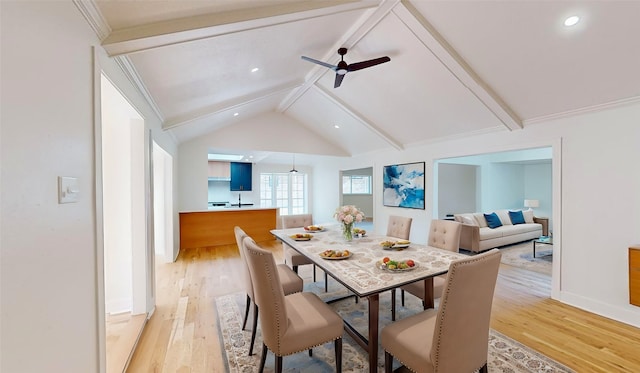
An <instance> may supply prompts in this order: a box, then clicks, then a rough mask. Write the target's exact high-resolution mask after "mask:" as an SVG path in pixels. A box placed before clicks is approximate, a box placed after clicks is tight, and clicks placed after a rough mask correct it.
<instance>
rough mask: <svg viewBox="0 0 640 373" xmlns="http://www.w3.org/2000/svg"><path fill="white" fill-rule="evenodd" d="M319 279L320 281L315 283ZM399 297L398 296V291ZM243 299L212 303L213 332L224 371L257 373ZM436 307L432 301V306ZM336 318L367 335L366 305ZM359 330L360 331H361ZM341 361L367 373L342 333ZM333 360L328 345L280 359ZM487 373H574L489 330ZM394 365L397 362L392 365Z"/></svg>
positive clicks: (305, 365) (401, 313)
mask: <svg viewBox="0 0 640 373" xmlns="http://www.w3.org/2000/svg"><path fill="white" fill-rule="evenodd" d="M319 280H320V278H319ZM305 290H309V291H314V292H315V291H319V292H318V293H317V294H318V295H319V296H321V297H322V298H326V297H329V298H333V297H336V296H341V295H347V292H346V290H343V289H341V288H340V285H339V284H337V283H335V282H332V281H330V286H329V292H328V293H324V285H318V283H315V284H307V285H306V289H305ZM398 293H399V292H398ZM389 295H390V293H387V294H382V295H381V297H380V298H381V299H380V305H381V307H380V324H381V328H382V327H383V326H384V325H387V324H389V323H390V322H391V311H390V310H391V306H390V297H389ZM245 297H246V295H245V294H242V293H236V294H232V295H227V296H222V297H219V298H217V299H216V308H217V312H218V330H220V333H221V335H220V340H221V344H222V345H223V346H224V350H225V358H226V364H225V365H226V366H227V371H228V372H233V373H235V372H246V373H249V372H257V371H258V367H259V366H260V354H261V353H262V337H261V335H260V329H258V332H257V335H256V341H255V345H254V349H253V350H254V355H253V356H248V355H247V354H248V351H249V344H250V342H251V327H252V326H251V320H252V315H251V313H250V314H249V320H248V321H247V330H244V331H243V330H241V327H242V317H243V312H244V303H245ZM397 304H398V309H397V311H396V312H397V316H398V318H404V317H407V316H409V315H411V314H414V313H415V312H419V311H420V310H421V308H422V306H421V303H420V302H419V301H418V299H417V298H415V297H413V296H410V295H407V298H406V303H405V307H400V302H399V301H398V303H397ZM436 306H437V302H436ZM332 307H334V308H335V309H336V311H337V312H338V313H340V315H341V316H342V317H343V318H344V319H346V320H349V322H350V323H351V324H352V325H354V326H355V327H356V329H357V330H358V331H359V332H360V333H363V334H365V335H366V324H367V302H366V301H365V300H361V301H360V302H358V303H355V301H354V299H353V298H348V299H345V300H342V301H339V302H335V303H333V304H332ZM363 325H364V328H363ZM342 354H343V361H342V369H343V371H344V372H362V371H365V370H367V367H368V361H367V356H366V353H365V352H364V350H362V348H360V346H359V345H358V344H357V343H356V342H355V341H353V339H351V337H350V336H349V335H348V334H347V333H346V332H345V333H344V337H343V351H342ZM378 356H379V357H380V358H379V362H378V372H383V371H384V353H383V352H382V350H380V351H379V355H378ZM334 358H335V355H334V350H333V343H328V344H325V345H323V346H320V347H316V348H314V349H313V357H309V355H308V354H307V353H304V352H303V353H298V354H295V355H290V356H285V357H284V358H283V365H284V370H285V371H286V372H313V373H315V372H318V373H320V372H333V371H335V364H334V362H335V359H334ZM488 359H489V371H490V372H503V373H516V372H536V373H537V372H539V373H542V372H545V373H552V372H573V371H572V370H570V369H569V368H567V367H564V366H563V365H561V364H559V363H557V362H555V361H553V360H551V359H549V358H547V357H546V356H544V355H541V354H539V353H537V352H535V351H533V350H531V349H530V348H528V347H526V346H524V345H522V344H520V343H518V342H516V341H514V340H512V339H510V338H508V337H506V336H504V335H502V334H500V333H498V332H496V331H494V330H491V332H490V335H489V357H488ZM394 363H395V364H396V366H394V369H395V368H397V367H399V363H398V362H397V361H394ZM273 367H274V357H273V354H272V353H271V352H269V355H268V356H267V362H266V366H265V372H273Z"/></svg>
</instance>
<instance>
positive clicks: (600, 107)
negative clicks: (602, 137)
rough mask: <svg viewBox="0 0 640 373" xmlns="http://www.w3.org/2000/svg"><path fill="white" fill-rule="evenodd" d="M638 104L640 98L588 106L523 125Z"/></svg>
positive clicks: (525, 121)
mask: <svg viewBox="0 0 640 373" xmlns="http://www.w3.org/2000/svg"><path fill="white" fill-rule="evenodd" d="M638 103H640V96H634V97H629V98H624V99H621V100H614V101H609V102H605V103H603V104H597V105H592V106H586V107H583V108H580V109H574V110H567V111H563V112H560V113H555V114H549V115H542V116H539V117H534V118H531V119H525V120H524V121H523V124H524V125H530V124H535V123H541V122H549V121H552V120H557V119H564V118H570V117H575V116H578V115H582V114H589V113H593V112H597V111H602V110H608V109H615V108H618V107H621V106H626V105H633V104H638Z"/></svg>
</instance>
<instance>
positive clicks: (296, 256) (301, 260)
mask: <svg viewBox="0 0 640 373" xmlns="http://www.w3.org/2000/svg"><path fill="white" fill-rule="evenodd" d="M309 225H313V216H312V215H311V214H298V215H283V216H282V229H290V228H302V227H306V226H309ZM282 251H283V253H284V262H285V263H288V264H289V265H290V266H291V268H293V270H294V272H296V273H298V266H301V265H305V264H313V262H312V261H311V260H309V259H308V258H307V257H306V256H304V255H302V254H300V253H299V252H297V251H295V250H294V249H292V248H290V247H289V246H287V244H285V243H282ZM315 281H316V265H315V264H313V282H315ZM327 288H328V284H327V274H326V273H325V274H324V290H325V291H327Z"/></svg>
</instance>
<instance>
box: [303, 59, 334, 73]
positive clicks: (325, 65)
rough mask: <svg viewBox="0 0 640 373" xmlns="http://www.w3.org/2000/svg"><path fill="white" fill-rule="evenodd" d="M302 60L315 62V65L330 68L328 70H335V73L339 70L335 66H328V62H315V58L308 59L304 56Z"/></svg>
mask: <svg viewBox="0 0 640 373" xmlns="http://www.w3.org/2000/svg"><path fill="white" fill-rule="evenodd" d="M301 58H302V59H303V60H305V61H309V62H313V63H315V64H318V65H321V66H324V67H328V68H330V69H331V70H333V71H336V69H337V68H338V67H337V66H334V65H331V64H328V63H326V62H322V61H318V60H314V59H313V58H310V57H307V56H302V57H301Z"/></svg>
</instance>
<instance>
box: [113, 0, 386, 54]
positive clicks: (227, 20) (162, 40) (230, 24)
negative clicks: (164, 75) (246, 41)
mask: <svg viewBox="0 0 640 373" xmlns="http://www.w3.org/2000/svg"><path fill="white" fill-rule="evenodd" d="M377 4H378V2H377V1H370V0H367V1H351V2H347V3H344V4H340V5H335V1H305V2H298V3H293V4H286V5H280V6H272V7H259V8H253V9H248V10H241V11H230V12H226V13H216V14H203V15H200V16H195V17H188V18H181V19H177V20H170V21H163V22H155V23H151V24H148V25H142V26H137V27H130V28H126V29H121V30H114V31H112V32H111V33H110V34H109V36H108V37H107V38H106V39H104V40H103V41H102V47H103V48H104V49H105V50H106V51H107V53H108V55H109V56H111V57H113V56H119V55H125V54H131V53H137V52H141V51H145V50H149V49H154V48H160V47H164V46H169V45H175V44H180V43H186V42H191V41H195V40H202V39H208V38H212V37H216V36H220V35H225V34H232V33H237V32H242V31H247V30H253V29H259V28H263V27H269V26H274V25H278V24H285V23H290V22H298V21H302V20H306V19H311V18H317V17H324V16H328V15H332V14H338V13H343V12H348V11H353V10H358V9H367V8H371V7H375V6H377Z"/></svg>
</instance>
